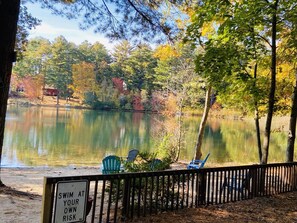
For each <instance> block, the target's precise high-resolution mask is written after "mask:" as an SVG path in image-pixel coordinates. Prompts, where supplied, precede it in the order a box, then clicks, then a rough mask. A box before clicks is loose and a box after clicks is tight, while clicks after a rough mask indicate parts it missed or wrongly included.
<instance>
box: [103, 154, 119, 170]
mask: <svg viewBox="0 0 297 223" xmlns="http://www.w3.org/2000/svg"><path fill="white" fill-rule="evenodd" d="M120 171H121V159H120V157H118V156H115V155H110V156H106V157H104V159H103V160H102V173H103V174H112V173H119V172H120Z"/></svg>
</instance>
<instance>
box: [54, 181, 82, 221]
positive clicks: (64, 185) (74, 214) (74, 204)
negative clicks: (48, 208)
mask: <svg viewBox="0 0 297 223" xmlns="http://www.w3.org/2000/svg"><path fill="white" fill-rule="evenodd" d="M87 197H88V181H87V180H82V181H61V182H58V183H57V192H56V202H55V213H54V222H55V223H70V222H84V221H85V220H86V206H87Z"/></svg>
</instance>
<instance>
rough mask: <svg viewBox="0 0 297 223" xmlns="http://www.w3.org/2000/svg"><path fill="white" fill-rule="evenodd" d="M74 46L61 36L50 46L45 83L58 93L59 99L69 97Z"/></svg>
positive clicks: (73, 62)
mask: <svg viewBox="0 0 297 223" xmlns="http://www.w3.org/2000/svg"><path fill="white" fill-rule="evenodd" d="M74 52H75V45H74V44H72V43H69V42H68V41H67V40H66V39H65V38H64V37H63V36H59V37H57V38H56V39H55V40H54V42H53V43H52V45H51V54H50V59H49V62H48V68H47V75H46V83H47V84H48V85H50V86H53V87H54V88H56V89H57V90H58V91H59V95H58V96H57V104H59V97H60V96H62V97H66V98H67V97H69V96H70V95H69V89H68V86H69V85H70V84H71V83H72V65H73V64H75V62H76V61H75V56H74V55H75V53H74Z"/></svg>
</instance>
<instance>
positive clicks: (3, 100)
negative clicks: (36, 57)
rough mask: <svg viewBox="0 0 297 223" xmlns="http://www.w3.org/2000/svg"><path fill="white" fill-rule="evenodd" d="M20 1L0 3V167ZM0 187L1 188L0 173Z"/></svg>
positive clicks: (10, 0) (8, 0) (7, 0)
mask: <svg viewBox="0 0 297 223" xmlns="http://www.w3.org/2000/svg"><path fill="white" fill-rule="evenodd" d="M19 10H20V0H1V1H0V30H1V34H0V78H1V79H0V165H1V158H2V148H3V141H4V126H5V116H6V110H7V99H8V93H9V85H10V78H11V71H12V63H13V61H14V60H15V53H14V46H15V39H16V31H17V22H18V16H19ZM0 171H1V166H0ZM0 186H3V183H2V181H1V172H0Z"/></svg>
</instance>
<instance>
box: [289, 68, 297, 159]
mask: <svg viewBox="0 0 297 223" xmlns="http://www.w3.org/2000/svg"><path fill="white" fill-rule="evenodd" d="M295 72H296V74H295V87H294V93H293V99H292V108H291V117H290V124H289V133H288V141H287V152H286V162H293V161H294V145H295V137H296V120H297V70H296V71H295Z"/></svg>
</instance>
